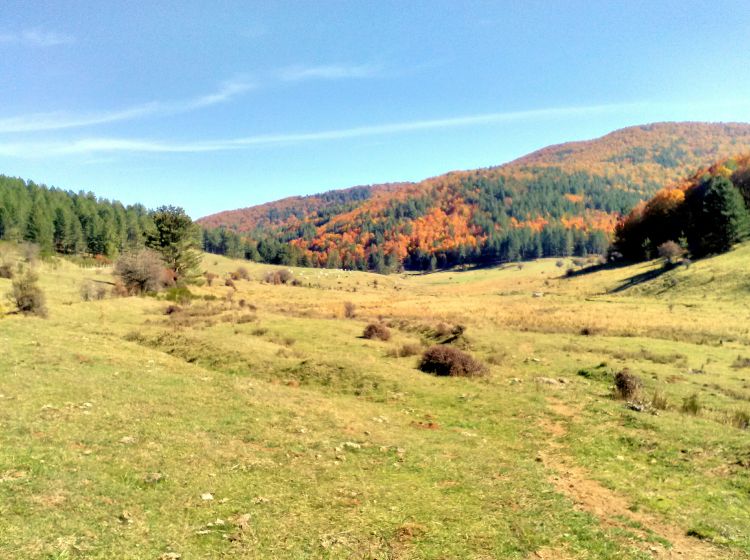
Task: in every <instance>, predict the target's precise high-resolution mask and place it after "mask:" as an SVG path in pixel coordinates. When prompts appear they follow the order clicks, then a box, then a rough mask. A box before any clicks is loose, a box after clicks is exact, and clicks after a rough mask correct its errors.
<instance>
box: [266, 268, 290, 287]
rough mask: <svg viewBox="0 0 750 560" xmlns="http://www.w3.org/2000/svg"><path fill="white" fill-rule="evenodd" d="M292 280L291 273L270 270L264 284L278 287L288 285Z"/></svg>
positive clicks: (282, 270)
mask: <svg viewBox="0 0 750 560" xmlns="http://www.w3.org/2000/svg"><path fill="white" fill-rule="evenodd" d="M291 280H292V273H291V272H289V271H288V270H286V269H281V270H271V271H269V272H268V273H267V274H266V282H268V283H269V284H274V285H275V286H278V285H279V284H288V283H289V282H290V281H291Z"/></svg>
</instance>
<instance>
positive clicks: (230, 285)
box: [224, 278, 237, 290]
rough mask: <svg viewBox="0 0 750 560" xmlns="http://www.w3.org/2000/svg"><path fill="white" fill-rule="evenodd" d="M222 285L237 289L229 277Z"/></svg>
mask: <svg viewBox="0 0 750 560" xmlns="http://www.w3.org/2000/svg"><path fill="white" fill-rule="evenodd" d="M224 285H225V286H227V287H228V288H232V289H233V290H236V289H237V286H235V284H234V280H232V279H231V278H227V279H226V280H225V281H224Z"/></svg>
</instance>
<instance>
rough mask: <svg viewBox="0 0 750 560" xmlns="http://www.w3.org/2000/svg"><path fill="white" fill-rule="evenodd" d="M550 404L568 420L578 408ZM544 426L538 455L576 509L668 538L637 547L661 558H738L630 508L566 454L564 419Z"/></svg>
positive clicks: (616, 524)
mask: <svg viewBox="0 0 750 560" xmlns="http://www.w3.org/2000/svg"><path fill="white" fill-rule="evenodd" d="M549 407H550V409H551V410H552V411H553V412H554V413H555V414H556V415H557V416H561V417H563V418H566V419H568V420H572V419H573V418H574V417H575V416H576V413H577V411H576V410H575V409H573V408H571V407H570V406H568V405H567V404H565V403H563V402H561V401H559V400H557V399H550V400H549ZM542 427H543V428H544V430H545V432H546V433H547V434H548V435H549V441H548V445H547V448H546V449H544V450H543V451H541V452H540V453H539V458H540V459H541V461H542V463H543V464H544V466H545V467H547V468H548V469H549V470H551V471H553V472H554V474H553V475H552V477H551V479H550V481H551V482H552V484H553V485H554V486H555V488H556V489H557V490H558V491H559V492H561V493H562V494H565V495H566V496H567V497H568V498H570V499H571V500H572V501H573V503H574V504H575V506H576V507H577V508H579V509H581V510H583V511H587V512H589V513H591V514H593V515H595V516H596V517H597V518H599V520H600V522H601V524H602V525H603V526H605V527H617V528H620V529H625V530H627V531H630V532H632V533H636V534H640V535H641V536H642V537H644V538H649V537H650V538H649V540H650V541H653V540H655V539H654V538H653V537H654V536H656V537H660V538H661V539H663V540H666V541H669V543H671V545H672V546H671V548H667V547H665V546H662V545H661V544H659V543H655V542H644V543H638V546H640V547H641V548H643V549H644V550H646V551H647V552H649V553H650V554H651V555H652V556H653V558H655V559H659V560H661V559H665V560H673V559H682V560H688V559H689V560H714V559H715V560H721V559H724V560H727V559H728V558H733V557H736V556H735V555H733V554H732V553H731V552H730V551H728V550H722V549H718V548H716V547H714V546H712V545H710V544H708V543H706V542H703V541H700V540H698V539H695V538H692V537H689V536H687V535H686V534H685V530H683V529H681V528H679V527H675V526H673V525H670V524H668V523H666V522H665V521H664V520H662V519H659V518H657V517H656V516H654V515H651V514H648V513H643V512H633V511H631V510H630V509H629V507H628V506H629V504H628V502H627V500H626V499H625V498H623V497H622V496H619V495H617V494H615V493H614V492H613V491H612V490H610V489H608V488H606V487H604V486H603V485H602V484H600V483H599V482H596V481H595V480H592V479H591V478H589V476H588V474H587V472H586V470H585V469H583V468H581V467H579V466H578V465H576V464H575V463H574V462H573V461H572V460H571V459H570V457H568V456H566V454H565V452H564V448H563V444H562V443H561V441H560V440H561V439H562V438H563V437H564V436H565V434H566V433H567V429H566V428H565V424H564V423H563V422H560V421H555V420H545V421H543V422H542ZM634 527H640V528H639V529H636V528H634ZM540 558H547V556H541V557H540Z"/></svg>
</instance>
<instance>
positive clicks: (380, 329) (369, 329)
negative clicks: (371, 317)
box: [362, 323, 391, 340]
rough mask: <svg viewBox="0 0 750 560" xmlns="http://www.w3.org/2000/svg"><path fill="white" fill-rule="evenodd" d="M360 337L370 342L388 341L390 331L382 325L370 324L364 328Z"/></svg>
mask: <svg viewBox="0 0 750 560" xmlns="http://www.w3.org/2000/svg"><path fill="white" fill-rule="evenodd" d="M362 336H363V337H364V338H368V339H370V340H374V339H377V340H390V338H391V330H390V329H389V328H388V327H386V326H385V325H383V324H382V323H370V324H369V325H367V326H366V327H365V330H364V332H363V333H362Z"/></svg>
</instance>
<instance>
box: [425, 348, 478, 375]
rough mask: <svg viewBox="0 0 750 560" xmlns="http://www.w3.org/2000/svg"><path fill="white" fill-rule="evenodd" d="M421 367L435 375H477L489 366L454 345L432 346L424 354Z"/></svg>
mask: <svg viewBox="0 0 750 560" xmlns="http://www.w3.org/2000/svg"><path fill="white" fill-rule="evenodd" d="M419 369H420V370H421V371H423V372H425V373H432V374H434V375H441V376H442V375H449V376H453V377H476V376H479V375H484V374H485V373H487V367H486V366H485V365H484V364H482V363H481V362H479V361H477V360H475V359H474V358H472V357H471V356H470V355H469V354H467V353H466V352H463V351H462V350H459V349H458V348H454V347H452V346H444V345H437V346H431V347H430V348H428V349H427V350H425V352H424V354H422V359H421V360H420V362H419Z"/></svg>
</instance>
